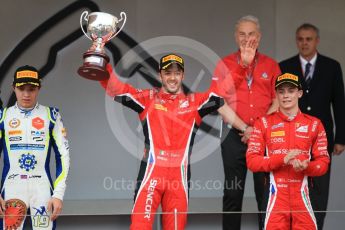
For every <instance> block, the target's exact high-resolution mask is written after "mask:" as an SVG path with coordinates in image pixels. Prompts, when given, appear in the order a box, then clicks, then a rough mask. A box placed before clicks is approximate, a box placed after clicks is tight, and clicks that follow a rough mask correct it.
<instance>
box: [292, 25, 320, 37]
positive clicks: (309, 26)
mask: <svg viewBox="0 0 345 230" xmlns="http://www.w3.org/2000/svg"><path fill="white" fill-rule="evenodd" d="M300 30H314V31H315V32H316V35H317V37H318V38H319V37H320V30H319V28H317V27H316V26H315V25H313V24H311V23H303V24H302V25H300V26H299V27H298V28H297V30H296V34H297V33H298V32H299V31H300Z"/></svg>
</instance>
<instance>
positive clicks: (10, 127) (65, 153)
mask: <svg viewBox="0 0 345 230" xmlns="http://www.w3.org/2000/svg"><path fill="white" fill-rule="evenodd" d="M0 129H1V133H0V153H1V151H2V152H3V162H4V167H3V173H2V180H1V195H2V198H3V199H4V200H5V201H6V200H9V199H20V200H22V201H23V202H24V203H25V204H26V206H27V208H28V209H29V211H30V215H31V220H32V228H33V229H34V230H38V229H46V230H49V229H55V222H52V221H51V220H50V216H49V214H50V213H48V210H47V204H48V201H49V200H50V199H51V197H55V198H58V199H60V200H63V196H64V193H65V188H66V178H67V174H68V170H69V146H68V141H67V139H66V130H65V128H64V126H63V123H62V120H61V116H60V113H59V112H58V109H56V108H50V107H46V106H42V105H39V104H36V106H35V107H34V108H33V109H32V110H30V111H24V110H21V109H20V108H19V107H18V106H17V104H16V105H14V106H12V107H9V108H8V109H6V108H5V109H4V110H0ZM51 147H53V148H54V152H55V160H56V180H55V182H54V183H53V181H52V177H51V174H50V169H49V167H50V166H49V165H50V164H49V163H50V154H51ZM1 222H2V219H1ZM23 222H24V221H23ZM23 225H24V223H22V225H21V227H20V228H19V229H22V228H23ZM3 226H5V225H4V223H3V224H0V229H2V228H3Z"/></svg>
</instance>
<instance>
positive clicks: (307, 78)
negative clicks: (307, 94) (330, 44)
mask: <svg viewBox="0 0 345 230" xmlns="http://www.w3.org/2000/svg"><path fill="white" fill-rule="evenodd" d="M310 67H311V64H310V63H309V62H308V63H307V64H306V65H305V72H304V78H305V83H306V84H307V87H308V88H309V85H310V81H311V76H310Z"/></svg>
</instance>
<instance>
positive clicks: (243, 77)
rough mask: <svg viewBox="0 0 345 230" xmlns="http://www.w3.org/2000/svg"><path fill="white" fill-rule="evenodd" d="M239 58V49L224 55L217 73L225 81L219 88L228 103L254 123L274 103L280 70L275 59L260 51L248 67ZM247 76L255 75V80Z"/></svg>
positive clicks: (241, 115) (244, 117) (220, 79)
mask: <svg viewBox="0 0 345 230" xmlns="http://www.w3.org/2000/svg"><path fill="white" fill-rule="evenodd" d="M239 60H240V52H239V51H238V52H236V53H233V54H230V55H228V56H226V57H224V58H223V59H222V61H220V62H219V63H218V65H217V67H216V69H215V73H214V76H215V77H216V78H218V80H219V82H224V84H223V86H222V87H223V90H220V92H221V94H222V96H223V97H224V99H225V101H226V102H227V104H228V105H229V106H230V107H231V108H232V109H233V110H234V111H235V112H236V114H237V115H238V116H239V117H240V118H241V119H242V120H243V121H244V122H245V123H246V124H248V125H250V126H252V125H253V124H254V121H255V120H256V119H257V118H259V117H262V116H264V115H265V114H266V113H267V111H268V109H269V107H270V106H271V104H272V100H273V99H274V98H275V88H274V83H275V80H276V78H277V76H279V75H280V74H281V72H280V69H279V65H278V63H277V62H276V61H275V60H273V59H272V58H270V57H268V56H266V55H264V54H261V53H259V52H257V54H256V56H255V58H254V61H253V62H252V64H251V65H250V66H249V67H248V68H246V69H243V68H242V67H241V66H240V64H239ZM247 76H252V78H251V79H252V80H251V81H248V80H247ZM229 79H231V80H229ZM248 79H250V77H248ZM224 80H225V81H224ZM225 82H228V83H227V84H225ZM229 82H233V85H234V86H235V87H231V86H229ZM248 82H249V83H248Z"/></svg>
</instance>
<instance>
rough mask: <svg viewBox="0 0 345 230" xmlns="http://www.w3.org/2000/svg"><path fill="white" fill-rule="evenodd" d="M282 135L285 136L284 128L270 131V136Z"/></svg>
mask: <svg viewBox="0 0 345 230" xmlns="http://www.w3.org/2000/svg"><path fill="white" fill-rule="evenodd" d="M284 136H285V131H284V130H281V131H275V132H271V137H284Z"/></svg>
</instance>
